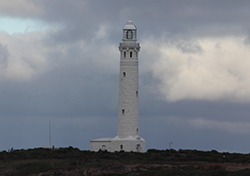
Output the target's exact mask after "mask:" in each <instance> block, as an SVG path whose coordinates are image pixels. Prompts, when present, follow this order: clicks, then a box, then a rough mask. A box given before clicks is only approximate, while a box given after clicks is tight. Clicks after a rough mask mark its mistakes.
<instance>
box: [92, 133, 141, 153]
mask: <svg viewBox="0 0 250 176" xmlns="http://www.w3.org/2000/svg"><path fill="white" fill-rule="evenodd" d="M90 150H91V151H95V152H97V151H99V150H102V151H105V150H107V151H109V152H115V151H125V152H141V153H144V152H145V140H144V139H143V138H141V137H140V136H136V137H133V136H129V137H127V138H119V137H118V136H116V137H115V138H100V139H95V140H92V141H90Z"/></svg>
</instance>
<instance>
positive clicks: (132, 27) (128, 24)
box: [123, 20, 136, 30]
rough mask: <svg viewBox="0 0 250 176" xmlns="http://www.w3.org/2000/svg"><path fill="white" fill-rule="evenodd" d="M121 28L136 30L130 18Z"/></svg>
mask: <svg viewBox="0 0 250 176" xmlns="http://www.w3.org/2000/svg"><path fill="white" fill-rule="evenodd" d="M123 29H132V30H136V26H135V25H134V24H133V22H132V21H131V20H129V21H128V22H127V24H126V25H125V26H124V28H123Z"/></svg>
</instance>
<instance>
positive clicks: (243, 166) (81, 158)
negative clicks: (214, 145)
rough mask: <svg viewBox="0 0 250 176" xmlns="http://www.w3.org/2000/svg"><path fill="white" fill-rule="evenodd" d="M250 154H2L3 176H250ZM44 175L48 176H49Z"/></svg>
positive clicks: (152, 151) (39, 151)
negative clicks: (41, 175)
mask: <svg viewBox="0 0 250 176" xmlns="http://www.w3.org/2000/svg"><path fill="white" fill-rule="evenodd" d="M249 168H250V154H240V153H228V152H223V153H220V152H217V151H215V150H212V151H198V150H178V151H176V150H173V149H171V150H156V149H149V150H148V151H147V152H146V153H134V152H115V153H109V152H107V151H99V152H90V151H81V150H79V149H78V148H73V147H69V148H60V149H56V150H50V149H43V148H36V149H28V150H15V151H12V152H6V151H2V152H0V175H5V176H11V175H15V176H16V175H20V176H22V175H23V176H24V175H25V176H26V175H32V174H33V175H37V174H38V173H46V174H47V175H51V173H52V172H53V173H57V174H59V173H60V174H59V175H67V174H68V175H70V174H72V173H73V174H74V175H147V176H151V175H152V176H161V175H171V176H175V175H176V176H177V175H182V176H185V175H193V176H196V175H197V176H198V175H203V176H204V175H205V176H206V175H213V176H216V175H226V176H233V175H237V176H241V175H242V176H244V175H250V169H249ZM46 174H44V175H46Z"/></svg>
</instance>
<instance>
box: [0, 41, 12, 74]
mask: <svg viewBox="0 0 250 176" xmlns="http://www.w3.org/2000/svg"><path fill="white" fill-rule="evenodd" d="M9 57H10V53H9V51H8V48H7V46H6V45H5V46H4V45H2V44H1V43H0V68H1V69H5V68H6V67H7V65H8V58H9Z"/></svg>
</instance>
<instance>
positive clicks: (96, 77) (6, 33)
mask: <svg viewBox="0 0 250 176" xmlns="http://www.w3.org/2000/svg"><path fill="white" fill-rule="evenodd" d="M128 20H132V21H133V22H134V24H135V25H136V26H137V31H138V42H139V43H140V45H141V50H140V53H139V70H140V73H139V84H140V89H139V97H140V135H141V136H142V137H143V138H144V139H145V140H146V149H149V148H156V149H167V148H169V143H170V142H173V144H172V147H173V148H174V149H176V150H178V149H197V150H213V149H214V150H218V151H224V152H227V151H228V152H244V153H249V152H250V1H248V0H240V1H235V0H219V1H218V0H203V1H200V0H189V1H187V0H175V1H173V0H154V1H152V0H143V1H139V0H137V1H134V0H126V1H119V0H95V1H93V0H53V1H51V0H43V1H41V0H8V1H6V0H0V151H1V150H8V149H9V148H11V147H13V148H15V149H21V148H24V149H27V148H35V147H42V146H48V145H49V120H51V127H52V145H54V146H55V147H68V146H73V147H78V148H80V149H82V150H89V149H90V143H89V141H90V140H91V139H96V138H101V137H115V136H116V134H117V116H118V91H119V59H120V53H119V50H118V45H119V43H120V42H122V29H123V27H124V26H125V24H126V22H127V21H128Z"/></svg>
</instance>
